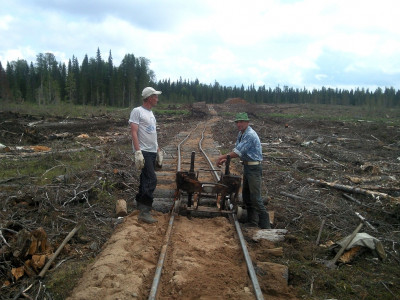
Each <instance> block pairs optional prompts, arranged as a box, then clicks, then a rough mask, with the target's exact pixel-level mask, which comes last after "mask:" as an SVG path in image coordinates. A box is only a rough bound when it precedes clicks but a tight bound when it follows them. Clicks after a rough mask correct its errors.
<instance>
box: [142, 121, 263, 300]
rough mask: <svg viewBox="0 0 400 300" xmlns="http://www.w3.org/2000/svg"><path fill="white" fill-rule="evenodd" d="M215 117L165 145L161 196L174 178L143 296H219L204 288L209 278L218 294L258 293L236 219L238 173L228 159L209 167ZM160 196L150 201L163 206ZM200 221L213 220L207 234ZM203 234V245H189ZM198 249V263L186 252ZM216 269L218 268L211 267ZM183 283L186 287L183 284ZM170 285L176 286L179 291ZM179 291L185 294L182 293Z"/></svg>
mask: <svg viewBox="0 0 400 300" xmlns="http://www.w3.org/2000/svg"><path fill="white" fill-rule="evenodd" d="M216 120H217V118H216V117H213V118H212V119H210V120H209V121H207V122H199V123H198V124H197V125H196V126H195V127H194V128H193V129H192V130H190V131H189V132H186V133H184V134H182V135H179V136H178V137H177V138H176V141H175V143H176V144H177V146H176V147H172V146H169V147H167V148H166V149H164V150H165V152H166V153H165V161H164V167H163V170H162V171H159V172H158V177H159V184H158V187H157V189H158V193H160V191H161V194H163V195H164V197H165V196H166V195H169V196H171V195H172V189H171V182H174V183H175V184H174V190H173V191H174V192H173V194H174V202H173V207H172V209H170V210H171V213H170V219H169V222H168V229H167V230H166V234H165V237H164V241H163V244H162V247H161V250H160V255H159V259H158V263H157V267H156V271H155V276H154V279H153V282H152V285H151V290H150V295H149V297H148V299H164V298H175V297H176V298H193V297H195V298H198V297H200V298H201V297H202V296H205V297H217V298H218V297H220V295H210V294H209V292H208V291H207V290H208V287H209V286H208V285H209V283H210V280H211V281H213V282H215V283H216V284H217V285H218V284H219V285H220V287H221V295H229V293H231V294H232V295H238V294H240V293H241V290H242V291H243V294H242V295H241V299H263V295H262V292H261V289H260V286H259V283H258V280H257V276H256V273H255V270H254V267H253V265H252V262H251V259H250V256H249V253H248V250H247V247H246V243H245V241H244V237H243V234H242V231H241V227H240V225H239V222H238V216H237V214H238V213H239V214H240V213H241V211H242V210H241V205H240V197H239V190H240V182H241V178H240V176H238V175H233V174H231V171H230V166H229V164H227V167H225V169H224V170H222V171H221V170H220V169H215V168H214V164H213V162H214V161H215V159H216V157H217V156H218V155H219V152H218V151H216V145H215V144H214V142H213V140H212V132H211V129H212V125H213V124H214V122H215V121H216ZM162 191H163V192H162ZM163 199H165V198H163ZM165 202H166V201H162V200H158V201H157V199H156V201H155V205H158V206H159V208H161V209H163V203H165ZM167 203H171V202H170V201H167ZM164 210H165V207H164ZM194 219H196V222H193V220H194ZM228 220H229V221H228ZM199 221H200V222H203V224H201V223H200V224H199V223H198V222H199ZM221 222H229V223H230V224H231V229H230V230H229V231H226V230H222V231H221V230H220V228H226V227H224V226H221V224H220V223H221ZM205 223H211V224H213V229H212V230H211V232H209V233H206V234H205V233H204V232H203V231H202V232H201V233H200V232H199V230H198V229H199V226H200V227H201V226H205ZM207 226H210V225H209V224H208V225H207ZM175 232H179V234H176V233H175ZM232 235H234V236H236V239H234V240H235V241H236V244H235V243H232ZM191 240H196V243H191ZM202 240H204V241H205V243H204V245H208V246H204V249H199V247H190V245H193V244H196V245H202V243H201V241H202ZM200 248H202V246H200ZM228 248H229V251H227V250H228ZM198 251H202V256H203V257H204V259H203V263H199V262H198V260H197V259H193V257H192V256H191V254H192V253H196V255H198ZM232 251H234V253H235V255H234V257H225V256H224V252H227V253H232ZM208 266H210V267H211V268H210V270H208ZM216 266H217V268H216ZM216 269H217V270H220V271H219V272H217V273H215V270H216ZM183 274H185V275H186V276H183ZM187 274H190V275H189V276H187ZM199 274H201V276H199ZM204 276H207V277H208V279H207V281H203V280H202V279H201V278H204ZM202 281H203V282H202ZM183 285H185V286H187V287H188V288H186V289H182V286H183ZM175 286H179V291H178V289H177V288H176V287H175ZM230 289H231V290H232V291H230ZM182 291H186V293H188V294H182ZM176 293H180V294H179V295H177V294H176ZM224 297H225V296H223V298H224Z"/></svg>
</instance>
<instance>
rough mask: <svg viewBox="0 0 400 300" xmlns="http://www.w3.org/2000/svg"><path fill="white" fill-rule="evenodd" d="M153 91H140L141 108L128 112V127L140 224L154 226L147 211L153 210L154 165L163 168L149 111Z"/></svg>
mask: <svg viewBox="0 0 400 300" xmlns="http://www.w3.org/2000/svg"><path fill="white" fill-rule="evenodd" d="M159 94H161V92H160V91H156V90H155V89H154V88H152V87H146V88H144V89H143V91H142V99H143V104H142V105H141V106H138V107H135V108H134V109H133V110H132V111H131V115H130V117H129V124H130V127H131V135H132V146H133V151H134V153H135V165H136V168H137V169H138V170H141V174H140V184H139V191H138V193H137V195H136V204H137V208H138V210H139V211H140V213H139V217H138V218H139V220H140V221H143V222H146V223H149V224H151V223H154V222H157V220H156V219H155V218H153V217H152V215H151V214H150V211H151V209H152V206H153V192H154V190H155V189H156V185H157V177H156V173H155V165H156V163H157V165H158V166H160V167H161V165H162V152H161V150H160V148H159V147H158V142H157V131H156V118H155V117H154V114H153V112H152V110H151V108H152V107H154V106H156V105H157V102H158V95H159Z"/></svg>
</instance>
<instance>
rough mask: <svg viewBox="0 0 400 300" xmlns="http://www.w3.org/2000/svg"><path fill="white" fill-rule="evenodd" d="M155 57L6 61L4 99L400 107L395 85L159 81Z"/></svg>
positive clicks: (0, 82)
mask: <svg viewBox="0 0 400 300" xmlns="http://www.w3.org/2000/svg"><path fill="white" fill-rule="evenodd" d="M149 65H150V60H149V59H147V58H145V57H135V55H134V54H126V55H125V56H124V58H123V59H122V61H121V63H120V65H119V66H115V65H114V64H113V58H112V54H111V50H110V52H109V55H108V59H107V60H104V59H103V58H102V56H101V52H100V49H97V52H96V56H95V57H91V58H88V56H87V55H85V57H84V59H83V61H82V63H81V64H79V61H78V59H77V58H76V57H75V56H72V59H70V60H69V61H68V65H65V63H64V62H58V61H57V60H56V58H55V56H54V54H52V53H44V54H43V53H40V54H38V55H37V56H36V62H35V63H33V62H31V63H30V64H28V62H27V61H26V60H24V59H18V60H16V61H11V62H7V66H6V68H5V69H4V68H3V66H2V64H1V62H0V101H11V102H19V103H21V102H25V101H26V102H32V103H37V104H39V105H46V104H57V103H60V102H68V103H72V104H80V105H96V106H97V105H106V106H116V107H132V106H136V105H139V104H140V103H141V96H140V94H141V91H142V89H143V88H144V87H146V86H149V85H151V86H154V87H155V88H157V89H159V90H161V91H162V92H163V94H162V100H163V102H166V103H193V102H199V101H205V102H207V103H222V102H224V101H225V100H227V99H229V98H242V99H245V100H247V101H248V102H250V103H260V104H261V103H270V104H271V103H273V104H281V103H313V104H333V105H368V106H371V107H398V106H400V90H395V89H394V88H393V87H389V88H388V87H386V88H385V89H382V88H377V89H376V90H374V91H370V90H369V89H364V88H361V89H360V88H356V89H354V90H353V89H351V90H346V89H337V88H336V89H332V88H325V87H322V88H320V89H313V90H307V89H306V88H303V89H299V88H292V87H288V86H283V87H280V86H277V87H275V88H271V87H266V86H265V85H264V86H260V87H257V88H256V87H255V86H254V85H250V86H248V87H246V88H245V87H244V86H243V85H241V86H240V87H236V86H233V87H230V86H222V85H220V84H219V83H218V82H217V81H215V82H214V83H213V84H204V83H200V82H199V80H198V79H196V80H194V81H189V80H183V79H182V78H180V79H179V80H176V81H171V80H170V79H163V80H159V81H158V82H156V80H155V78H156V77H155V74H154V71H152V70H151V69H150V68H149Z"/></svg>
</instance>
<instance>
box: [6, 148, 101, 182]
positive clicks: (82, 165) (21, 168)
mask: <svg viewBox="0 0 400 300" xmlns="http://www.w3.org/2000/svg"><path fill="white" fill-rule="evenodd" d="M98 156H99V155H98V154H97V153H94V152H93V151H91V150H85V151H81V152H76V153H70V154H53V155H44V156H42V157H39V158H37V157H35V158H34V159H29V158H22V159H18V160H11V159H2V160H0V180H4V179H8V178H14V177H21V176H29V177H32V178H35V179H36V184H39V185H40V184H47V183H50V182H52V180H54V179H55V178H56V177H58V176H60V175H65V176H66V177H68V176H72V174H75V173H76V172H77V171H82V170H90V169H92V168H93V165H95V164H96V162H97V160H98Z"/></svg>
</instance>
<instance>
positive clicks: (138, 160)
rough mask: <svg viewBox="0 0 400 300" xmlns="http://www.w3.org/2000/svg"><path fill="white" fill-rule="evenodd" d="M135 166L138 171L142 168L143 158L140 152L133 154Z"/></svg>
mask: <svg viewBox="0 0 400 300" xmlns="http://www.w3.org/2000/svg"><path fill="white" fill-rule="evenodd" d="M135 166H136V169H138V170H139V171H140V170H141V169H143V167H144V157H143V154H142V151H141V150H138V151H136V152H135Z"/></svg>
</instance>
